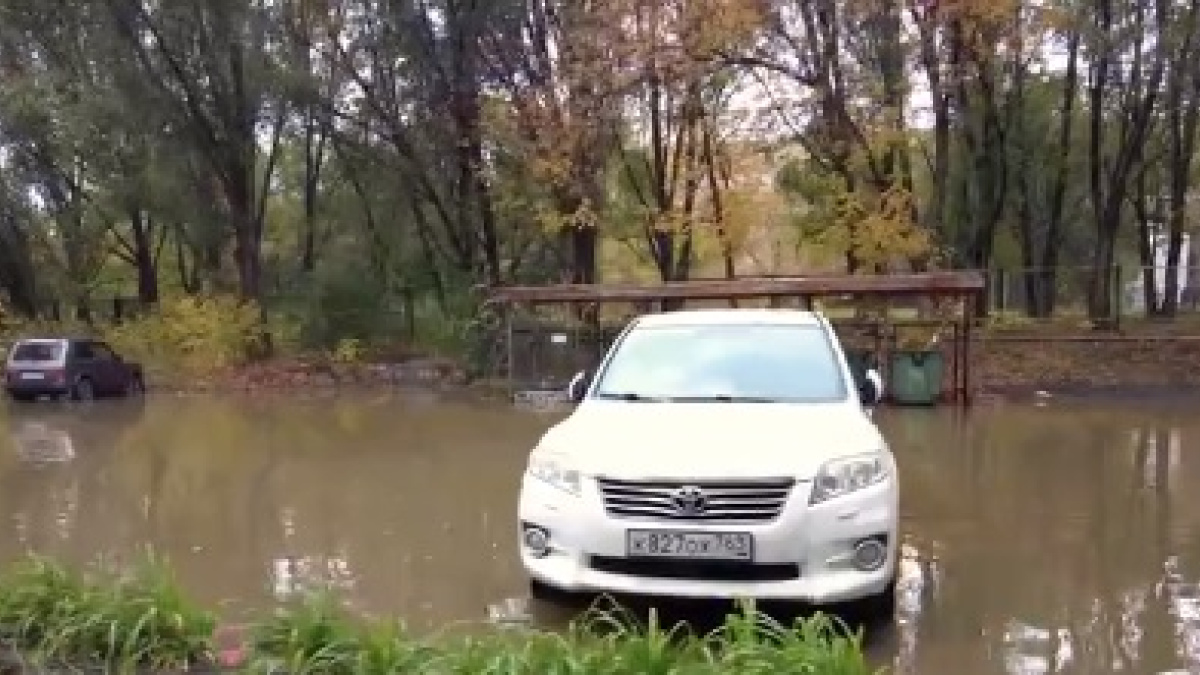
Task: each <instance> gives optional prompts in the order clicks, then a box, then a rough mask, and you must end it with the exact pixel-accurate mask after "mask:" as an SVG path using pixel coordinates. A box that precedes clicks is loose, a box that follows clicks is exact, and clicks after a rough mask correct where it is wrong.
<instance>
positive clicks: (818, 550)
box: [517, 476, 899, 605]
mask: <svg viewBox="0 0 1200 675" xmlns="http://www.w3.org/2000/svg"><path fill="white" fill-rule="evenodd" d="M811 487H812V483H811V482H803V481H802V482H797V483H796V486H795V487H794V488H793V490H792V493H791V496H790V498H789V499H788V502H787V504H786V505H785V506H784V508H783V510H782V512H781V513H780V514H779V516H778V517H777V518H775V519H774V520H771V521H769V522H761V523H751V524H732V523H728V524H709V523H699V524H697V523H686V524H685V523H679V522H668V521H663V520H640V519H639V520H634V519H629V518H616V517H612V516H610V515H608V514H607V513H606V512H605V511H604V507H603V504H602V501H601V497H600V495H599V492H598V490H597V489H596V487H595V484H594V483H591V482H590V481H585V482H584V487H583V490H582V494H581V495H580V496H573V495H570V494H567V493H565V492H563V491H561V490H559V489H557V488H555V487H552V486H550V485H548V484H546V483H544V482H542V481H540V480H537V479H534V478H530V477H528V476H526V477H525V478H524V481H523V484H522V489H521V497H520V503H519V507H518V514H519V516H518V517H519V520H520V529H519V531H518V533H517V535H518V537H522V539H521V541H520V550H521V562H522V564H523V565H524V567H525V570H526V572H527V574H528V575H529V576H530V577H531V578H533V579H536V580H538V581H540V582H542V583H544V584H546V585H549V586H551V587H554V588H557V589H560V590H563V591H568V592H582V593H616V594H630V595H650V596H671V597H680V598H697V599H704V598H711V599H734V598H755V599H761V600H780V601H795V602H805V603H810V604H814V605H827V604H836V603H842V602H852V601H856V600H861V599H866V598H870V597H873V596H877V595H879V594H881V593H884V592H887V591H888V590H889V589H890V588H891V584H892V583H893V581H894V579H895V575H896V565H897V550H898V547H897V522H898V513H897V512H898V501H899V500H898V490H897V487H896V484H895V482H894V478H889V479H888V480H887V481H884V482H882V483H879V484H876V485H873V486H870V487H868V488H866V489H863V490H860V491H859V492H856V493H853V494H849V495H845V496H843V497H840V498H835V499H833V500H830V501H828V502H825V503H822V504H818V505H815V506H810V505H809V504H808V501H809V493H810V491H811ZM529 526H536V527H539V528H542V529H544V530H546V531H548V532H549V533H550V538H549V541H550V547H549V552H548V553H545V554H543V555H538V554H535V552H534V551H533V550H531V549H530V548H529V547H528V546H526V545H525V543H524V539H523V533H524V529H525V528H526V527H529ZM631 528H637V529H663V530H670V529H686V530H691V531H713V532H749V533H751V534H752V535H753V536H754V560H753V563H752V564H748V565H747V566H745V567H743V568H742V569H740V570H737V571H738V572H739V574H735V575H732V576H735V577H737V578H729V576H730V575H725V574H721V575H719V576H715V575H714V576H713V577H711V578H706V577H704V572H703V571H701V572H699V574H698V575H697V574H689V575H687V576H686V577H683V576H680V575H678V574H675V573H667V574H664V573H662V570H664V565H668V566H669V565H671V562H672V561H666V562H665V563H664V562H663V561H653V562H652V563H651V564H647V565H641V566H639V565H638V564H637V563H638V562H639V561H638V559H632V558H628V557H627V554H626V532H627V530H629V529H631ZM870 537H876V538H882V539H885V540H886V544H887V546H886V548H887V557H886V560H885V561H884V563H883V564H882V565H881V566H879V567H878V568H876V569H873V570H870V571H863V570H860V569H858V568H855V567H854V566H853V564H852V563H851V558H850V556H851V553H852V551H853V547H854V545H855V544H856V543H858V542H859V541H861V540H863V539H865V538H870ZM641 560H644V559H641ZM614 562H616V563H618V564H617V565H615V566H614V565H613V563H614ZM675 562H679V561H675ZM629 563H634V564H629ZM690 564H691V563H690V562H687V561H683V562H682V563H681V565H682V566H687V565H690ZM768 569H769V570H775V571H778V570H787V569H794V570H795V574H787V573H783V574H778V575H775V574H770V575H765V576H769V577H771V578H766V579H764V578H763V577H764V575H762V574H759V573H758V572H761V571H763V570H768Z"/></svg>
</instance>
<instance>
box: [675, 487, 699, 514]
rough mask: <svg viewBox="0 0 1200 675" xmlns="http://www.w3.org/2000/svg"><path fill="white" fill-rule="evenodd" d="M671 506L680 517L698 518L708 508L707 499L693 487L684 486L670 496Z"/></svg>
mask: <svg viewBox="0 0 1200 675" xmlns="http://www.w3.org/2000/svg"><path fill="white" fill-rule="evenodd" d="M671 506H672V507H674V509H675V513H677V514H679V515H681V516H698V515H700V514H702V513H704V510H705V508H706V507H707V506H708V497H706V496H705V495H704V490H701V489H700V488H698V487H696V486H695V485H685V486H683V487H681V488H679V489H678V490H676V491H675V492H674V493H673V494H672V495H671Z"/></svg>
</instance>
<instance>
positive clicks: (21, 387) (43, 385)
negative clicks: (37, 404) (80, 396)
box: [4, 381, 70, 398]
mask: <svg viewBox="0 0 1200 675" xmlns="http://www.w3.org/2000/svg"><path fill="white" fill-rule="evenodd" d="M69 390H70V388H69V387H67V386H66V385H65V384H58V383H55V382H19V381H18V382H6V383H5V384H4V391H5V393H7V394H8V395H9V396H10V397H12V398H33V397H37V396H63V395H65V394H67V393H68V392H69Z"/></svg>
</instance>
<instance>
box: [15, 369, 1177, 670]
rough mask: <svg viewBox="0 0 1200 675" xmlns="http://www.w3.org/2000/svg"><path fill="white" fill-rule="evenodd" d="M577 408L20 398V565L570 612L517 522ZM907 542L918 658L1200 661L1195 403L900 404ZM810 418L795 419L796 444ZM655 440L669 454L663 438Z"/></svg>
mask: <svg viewBox="0 0 1200 675" xmlns="http://www.w3.org/2000/svg"><path fill="white" fill-rule="evenodd" d="M561 414H563V413H562V412H537V411H530V410H514V409H513V408H512V407H511V406H507V405H504V404H498V403H480V402H473V401H469V400H445V399H441V398H439V397H437V396H434V395H432V394H429V393H427V392H411V393H401V392H397V393H374V394H361V395H347V394H342V395H339V396H338V397H336V398H321V399H317V398H314V399H307V400H297V399H289V398H282V397H279V398H271V399H266V400H249V399H235V398H220V399H218V398H170V397H161V398H160V397H156V396H151V397H149V398H148V399H147V400H145V401H144V402H132V403H131V402H102V403H97V404H95V405H93V406H90V407H88V408H87V409H80V408H78V407H64V406H58V405H46V406H40V405H33V406H17V407H13V408H10V409H9V410H8V411H7V412H5V413H4V414H2V415H0V558H3V559H12V558H16V557H18V556H20V555H22V554H24V553H25V552H26V551H28V550H30V549H32V550H34V551H37V552H41V553H45V554H48V555H51V556H54V557H56V558H60V559H63V560H66V561H70V562H72V563H78V564H83V563H88V562H93V561H97V560H100V561H105V562H114V563H121V562H124V561H129V560H134V559H136V558H137V557H139V556H140V555H142V553H143V551H144V550H145V549H146V548H147V547H150V548H152V549H153V550H155V551H156V552H158V553H159V554H162V555H165V556H166V557H168V558H169V560H170V562H171V564H172V566H173V567H174V568H175V569H176V570H178V573H179V575H180V577H181V581H182V582H183V584H184V585H185V586H186V587H187V588H188V589H189V590H190V591H191V592H192V594H193V595H195V596H197V598H198V599H200V600H203V601H206V602H208V603H220V606H221V608H222V610H221V611H222V612H223V613H225V614H226V615H227V616H228V617H230V618H231V619H232V620H236V619H237V618H238V617H240V616H244V615H247V614H249V613H251V612H253V611H255V610H261V609H263V608H266V607H269V606H270V605H271V604H272V603H274V602H276V601H278V600H281V599H286V598H287V597H289V596H292V595H294V594H296V593H299V592H302V591H304V590H306V589H313V588H326V587H329V588H334V589H336V590H337V591H338V592H339V593H340V594H341V595H342V597H344V598H346V599H347V601H348V602H350V603H351V604H352V606H354V607H355V608H357V609H359V610H361V611H363V612H367V613H371V614H388V615H399V616H402V617H404V618H405V619H406V620H407V622H408V623H409V625H410V626H412V627H413V628H414V629H417V630H422V631H429V630H436V629H438V628H440V627H442V626H445V625H447V624H451V623H459V622H487V621H517V622H523V621H533V622H537V623H540V624H542V625H546V626H551V627H552V626H555V625H560V624H562V623H563V622H565V621H567V620H569V619H570V616H571V612H570V611H569V610H565V609H561V608H551V607H545V606H542V605H538V604H530V603H529V602H527V601H526V599H525V595H526V588H525V583H524V578H523V576H522V573H521V570H520V566H519V564H518V561H517V555H516V548H515V541H514V536H513V532H514V530H515V522H514V521H515V513H514V508H515V500H516V494H517V487H518V485H517V483H518V479H519V475H520V472H521V470H522V467H523V463H524V459H525V455H526V453H527V451H528V449H529V448H530V447H531V446H532V444H533V443H534V442H535V441H536V440H537V438H538V436H539V434H540V433H541V432H542V430H544V429H545V428H546V427H547V426H548V425H550V424H551V423H553V421H555V420H556V419H557V418H558V417H559V416H560V415H561ZM880 423H881V425H882V426H883V427H884V429H885V431H886V432H887V434H888V436H889V438H890V440H891V442H892V444H893V448H894V449H895V451H896V454H897V457H898V460H899V462H900V467H901V478H902V486H903V497H902V508H903V522H904V525H903V530H904V543H905V545H904V550H905V560H904V563H903V574H902V581H901V584H900V586H901V587H900V611H899V614H898V616H897V619H896V622H895V625H893V626H890V627H886V628H880V629H878V630H876V631H874V632H873V634H871V635H869V636H868V637H869V643H870V648H871V651H872V653H873V654H874V655H875V656H876V658H877V659H878V660H879V661H880V662H881V663H883V664H888V665H891V666H893V668H894V669H895V670H896V671H899V672H912V673H947V674H952V673H953V674H958V673H964V672H978V673H988V672H995V673H1006V672H1007V673H1035V672H1077V673H1096V672H1133V673H1163V672H1171V671H1186V670H1188V669H1194V668H1197V667H1200V586H1197V581H1198V580H1200V542H1197V539H1196V536H1195V533H1196V532H1197V529H1198V528H1197V525H1198V524H1200V523H1198V521H1200V508H1198V507H1200V421H1197V420H1196V419H1195V418H1194V415H1192V414H1190V411H1189V409H1188V406H1178V407H1170V406H1165V407H1136V408H1131V407H1129V406H1127V405H1126V406H1123V407H1116V406H1108V405H1105V406H1101V405H1092V406H1081V405H1071V406H1067V405H1065V404H1062V405H1060V404H1057V403H1056V402H1054V401H1051V402H1049V403H1048V404H1047V405H1045V406H1042V407H1032V406H1031V407H1017V406H997V407H981V408H977V409H975V410H973V411H971V412H970V413H966V414H964V413H961V412H954V411H951V410H948V409H943V410H886V411H883V412H882V413H881V414H880ZM802 443H803V430H802V429H799V430H797V448H798V451H800V448H802ZM647 451H652V449H647Z"/></svg>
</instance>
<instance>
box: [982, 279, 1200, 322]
mask: <svg viewBox="0 0 1200 675" xmlns="http://www.w3.org/2000/svg"><path fill="white" fill-rule="evenodd" d="M1171 281H1173V282H1174V283H1173V286H1174V288H1173V289H1170V290H1169V289H1168V286H1171V285H1172V284H1171V283H1170V282H1171ZM987 285H988V302H987V308H988V311H989V314H996V315H1014V316H1021V317H1026V318H1030V319H1045V320H1053V319H1062V318H1081V319H1082V318H1090V319H1106V320H1110V321H1113V322H1116V323H1119V322H1120V321H1121V320H1123V319H1130V318H1132V319H1137V318H1146V317H1153V316H1163V315H1164V314H1165V313H1166V312H1165V310H1166V309H1167V308H1168V306H1169V305H1170V304H1171V303H1170V302H1169V300H1170V297H1169V294H1173V296H1174V313H1175V314H1179V315H1187V314H1193V315H1200V267H1187V266H1180V267H1176V268H1168V267H1166V266H1159V267H1141V266H1134V265H1129V266H1126V265H1115V266H1113V267H1112V268H1110V269H1108V270H1101V271H1100V272H1099V273H1098V272H1097V270H1096V269H1095V268H1094V267H1092V266H1067V267H1057V268H1054V269H1048V268H1000V269H993V270H989V271H988V274H987Z"/></svg>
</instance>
